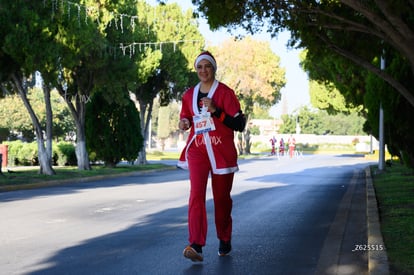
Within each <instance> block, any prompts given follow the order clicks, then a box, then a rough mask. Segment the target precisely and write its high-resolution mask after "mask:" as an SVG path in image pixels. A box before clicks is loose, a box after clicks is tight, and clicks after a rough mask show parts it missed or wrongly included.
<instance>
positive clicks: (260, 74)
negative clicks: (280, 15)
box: [212, 37, 286, 154]
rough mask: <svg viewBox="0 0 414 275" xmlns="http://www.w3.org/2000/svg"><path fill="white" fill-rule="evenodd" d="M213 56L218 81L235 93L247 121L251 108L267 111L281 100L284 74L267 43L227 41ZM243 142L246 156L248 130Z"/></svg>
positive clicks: (248, 142) (249, 39) (248, 151)
mask: <svg viewBox="0 0 414 275" xmlns="http://www.w3.org/2000/svg"><path fill="white" fill-rule="evenodd" d="M212 52H213V54H214V56H215V58H216V60H217V64H218V68H217V78H218V79H219V80H220V81H222V82H224V83H225V84H227V85H229V86H230V87H231V88H233V89H234V90H235V92H236V94H237V96H238V98H239V100H240V102H241V105H242V109H243V112H244V113H245V115H246V116H247V118H248V120H249V119H250V116H251V114H252V113H253V110H254V106H256V107H258V108H269V107H270V106H272V105H274V104H276V103H277V102H278V101H279V100H280V98H281V93H280V90H281V89H282V88H283V87H284V86H285V83H286V80H285V70H284V69H283V68H281V67H280V58H279V57H278V56H277V55H275V54H274V53H273V52H272V50H271V48H270V44H269V43H268V42H263V41H257V40H253V39H252V38H251V37H246V38H244V39H242V40H234V39H229V40H227V41H225V42H223V43H222V44H221V45H220V46H219V47H217V48H214V49H212ZM248 120H247V121H248ZM247 125H249V123H247ZM243 139H244V140H243V143H244V144H245V147H244V148H243V151H242V152H241V153H243V152H245V153H247V154H249V153H250V130H249V127H248V126H247V127H246V130H245V132H244V133H243Z"/></svg>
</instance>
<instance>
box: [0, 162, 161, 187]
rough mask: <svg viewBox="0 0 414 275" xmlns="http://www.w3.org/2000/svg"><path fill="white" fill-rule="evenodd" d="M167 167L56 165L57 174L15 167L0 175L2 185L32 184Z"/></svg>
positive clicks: (151, 165) (149, 165) (159, 165)
mask: <svg viewBox="0 0 414 275" xmlns="http://www.w3.org/2000/svg"><path fill="white" fill-rule="evenodd" d="M162 167H165V165H163V164H147V165H133V166H119V167H115V168H108V167H104V166H93V167H92V170H78V169H77V167H54V170H55V172H56V174H55V175H51V176H48V175H41V174H39V168H30V167H28V168H25V169H15V170H14V169H13V168H10V170H12V171H13V173H8V172H4V171H3V176H0V187H1V186H7V185H30V184H36V183H43V182H53V181H61V182H63V181H70V180H77V179H83V178H88V177H97V176H108V175H120V174H123V173H131V172H137V171H146V170H153V169H159V168H162Z"/></svg>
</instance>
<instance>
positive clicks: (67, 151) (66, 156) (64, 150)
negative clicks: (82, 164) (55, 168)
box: [53, 142, 77, 166]
mask: <svg viewBox="0 0 414 275" xmlns="http://www.w3.org/2000/svg"><path fill="white" fill-rule="evenodd" d="M75 150H76V148H75V146H74V145H73V144H72V143H70V142H59V143H58V144H57V145H56V150H55V152H54V154H53V155H54V156H56V160H55V161H56V164H57V165H59V166H66V165H70V166H74V165H76V163H77V161H76V151H75Z"/></svg>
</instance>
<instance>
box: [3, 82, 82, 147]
mask: <svg viewBox="0 0 414 275" xmlns="http://www.w3.org/2000/svg"><path fill="white" fill-rule="evenodd" d="M50 99H51V106H52V114H53V137H54V139H55V140H65V139H66V138H67V136H68V135H70V133H72V132H73V131H74V129H75V125H74V123H73V120H72V118H71V116H70V113H69V109H68V108H67V106H66V103H64V101H63V99H62V98H61V97H60V96H59V94H58V93H57V91H56V90H53V91H51V94H50ZM28 100H29V101H30V102H32V106H33V111H34V112H35V113H36V114H37V116H38V118H39V122H40V124H41V125H42V127H44V126H43V125H46V110H45V104H44V98H43V90H42V89H40V88H38V87H34V88H32V89H29V94H28ZM0 127H4V128H7V129H9V130H10V131H11V135H12V136H10V137H9V138H10V139H14V137H13V136H14V135H17V134H18V135H21V137H22V138H23V139H24V140H25V141H29V142H30V141H33V140H34V134H33V124H32V121H31V119H30V116H29V114H28V113H27V110H26V109H25V107H24V105H22V104H21V99H20V98H19V97H18V96H17V95H7V96H6V97H5V98H3V99H2V104H1V105H0Z"/></svg>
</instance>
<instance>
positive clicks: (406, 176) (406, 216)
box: [373, 162, 414, 274]
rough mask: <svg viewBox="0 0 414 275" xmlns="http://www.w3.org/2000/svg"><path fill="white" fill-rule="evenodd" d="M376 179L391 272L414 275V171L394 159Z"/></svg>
mask: <svg viewBox="0 0 414 275" xmlns="http://www.w3.org/2000/svg"><path fill="white" fill-rule="evenodd" d="M374 174H375V172H374V173H373V175H374ZM373 181H374V187H375V192H376V195H377V200H378V208H379V212H380V213H379V214H380V221H381V231H382V235H383V238H384V243H385V246H386V248H387V255H388V258H389V263H390V271H391V274H414V171H413V170H412V169H408V168H406V167H403V166H402V165H400V164H399V163H396V162H394V163H393V165H392V167H387V168H386V170H385V172H383V173H377V174H376V175H374V176H373Z"/></svg>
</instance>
